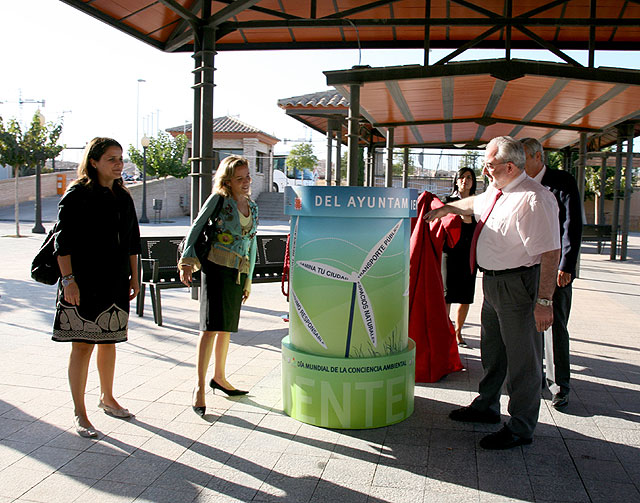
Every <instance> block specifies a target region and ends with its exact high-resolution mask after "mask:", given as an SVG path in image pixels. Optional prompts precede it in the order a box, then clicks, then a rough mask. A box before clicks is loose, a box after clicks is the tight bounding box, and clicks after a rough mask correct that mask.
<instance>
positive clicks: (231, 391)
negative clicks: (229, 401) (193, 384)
mask: <svg viewBox="0 0 640 503" xmlns="http://www.w3.org/2000/svg"><path fill="white" fill-rule="evenodd" d="M209 386H211V387H212V388H213V392H214V393H215V391H216V390H217V389H219V390H220V391H222V392H224V393H226V394H227V395H229V396H239V395H246V394H247V393H249V392H248V391H243V390H241V389H227V388H225V387H224V386H221V385H219V384H218V383H217V382H216V381H215V380H213V379H211V382H210V383H209Z"/></svg>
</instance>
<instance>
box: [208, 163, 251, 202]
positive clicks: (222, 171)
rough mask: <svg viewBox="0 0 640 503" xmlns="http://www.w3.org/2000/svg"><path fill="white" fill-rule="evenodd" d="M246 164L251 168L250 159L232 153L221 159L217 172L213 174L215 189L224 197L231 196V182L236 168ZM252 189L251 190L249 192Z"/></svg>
mask: <svg viewBox="0 0 640 503" xmlns="http://www.w3.org/2000/svg"><path fill="white" fill-rule="evenodd" d="M242 166H246V167H247V168H249V160H248V159H247V158H246V157H242V156H241V155H230V156H229V157H225V158H224V159H222V161H220V164H219V165H218V169H217V170H216V174H215V175H214V176H213V191H214V192H215V193H216V194H220V195H221V196H224V197H231V187H230V186H229V182H230V181H231V179H232V178H233V176H234V175H235V173H236V168H239V167H242ZM250 193H251V191H249V194H250Z"/></svg>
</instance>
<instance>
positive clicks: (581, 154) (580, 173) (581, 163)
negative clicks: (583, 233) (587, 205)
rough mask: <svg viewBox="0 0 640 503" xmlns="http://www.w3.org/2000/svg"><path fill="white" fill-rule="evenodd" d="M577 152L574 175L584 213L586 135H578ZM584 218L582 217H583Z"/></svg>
mask: <svg viewBox="0 0 640 503" xmlns="http://www.w3.org/2000/svg"><path fill="white" fill-rule="evenodd" d="M579 149H580V150H579V151H578V170H577V173H576V181H577V182H578V190H579V191H580V201H582V205H583V209H582V211H583V213H584V184H585V175H584V171H585V166H586V164H587V133H580V146H579ZM583 216H584V215H583Z"/></svg>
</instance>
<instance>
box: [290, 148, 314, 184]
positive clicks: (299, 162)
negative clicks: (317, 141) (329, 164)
mask: <svg viewBox="0 0 640 503" xmlns="http://www.w3.org/2000/svg"><path fill="white" fill-rule="evenodd" d="M285 164H286V165H287V175H288V176H292V177H293V178H298V176H302V174H300V175H298V172H300V173H303V172H304V170H305V169H308V170H311V171H313V170H314V169H315V167H316V166H317V165H318V158H317V157H316V156H315V154H314V153H313V147H312V146H311V144H310V143H300V144H299V145H296V146H294V147H293V148H292V149H291V151H290V152H289V155H288V156H287V160H286V162H285Z"/></svg>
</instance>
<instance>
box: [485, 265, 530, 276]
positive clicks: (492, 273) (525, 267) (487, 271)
mask: <svg viewBox="0 0 640 503" xmlns="http://www.w3.org/2000/svg"><path fill="white" fill-rule="evenodd" d="M535 267H538V264H536V265H523V266H521V267H514V268H513V269H500V270H499V271H491V270H490V269H484V268H482V267H480V266H478V269H480V270H481V271H482V273H483V274H484V275H485V276H501V275H503V274H512V273H515V272H524V271H528V270H529V269H534V268H535Z"/></svg>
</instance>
